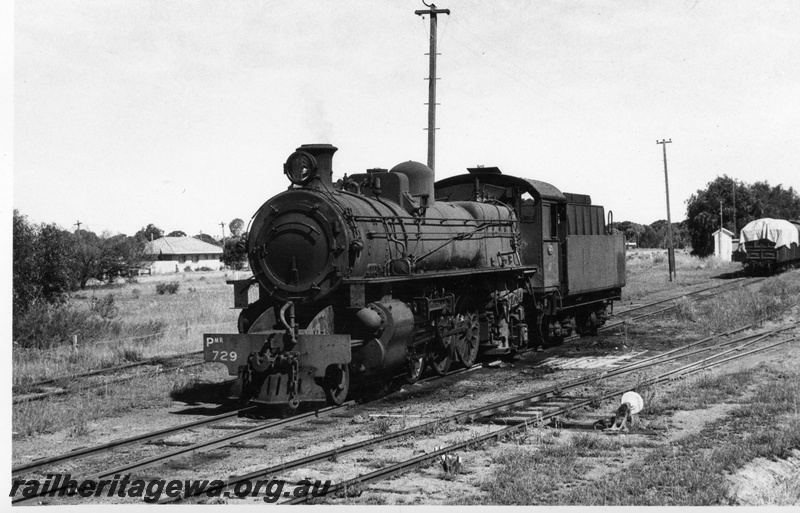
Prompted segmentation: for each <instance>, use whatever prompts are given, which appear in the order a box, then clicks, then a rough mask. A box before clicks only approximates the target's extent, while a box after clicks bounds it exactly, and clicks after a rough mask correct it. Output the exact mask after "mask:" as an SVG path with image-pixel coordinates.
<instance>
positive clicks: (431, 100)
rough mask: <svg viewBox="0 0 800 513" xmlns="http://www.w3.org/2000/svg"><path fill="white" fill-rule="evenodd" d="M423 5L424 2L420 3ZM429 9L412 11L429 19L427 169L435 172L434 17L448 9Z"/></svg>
mask: <svg viewBox="0 0 800 513" xmlns="http://www.w3.org/2000/svg"><path fill="white" fill-rule="evenodd" d="M422 3H423V4H425V2H424V1H423V2H422ZM425 6H426V7H429V9H426V10H420V11H414V14H416V15H418V16H424V15H426V14H428V15H430V17H431V34H430V39H431V46H430V53H428V55H429V56H430V57H429V61H430V70H429V73H428V128H427V130H428V167H429V168H431V169H432V170H434V171H435V166H436V80H438V79H437V78H436V56H437V55H438V54H437V53H436V24H437V20H436V15H437V14H447V15H448V16H449V15H450V9H437V8H436V5H435V4H430V5H428V4H425Z"/></svg>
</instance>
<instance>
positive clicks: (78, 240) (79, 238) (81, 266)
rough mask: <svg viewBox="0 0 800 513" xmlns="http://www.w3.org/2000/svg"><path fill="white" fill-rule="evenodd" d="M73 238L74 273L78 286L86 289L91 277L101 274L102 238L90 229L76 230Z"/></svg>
mask: <svg viewBox="0 0 800 513" xmlns="http://www.w3.org/2000/svg"><path fill="white" fill-rule="evenodd" d="M72 239H73V244H72V256H73V259H74V261H75V267H74V268H73V273H74V276H75V280H76V281H77V284H78V286H79V287H80V288H81V289H84V288H86V284H87V283H88V281H89V280H90V279H91V278H97V276H98V275H100V274H101V272H100V258H101V256H100V253H101V250H100V239H99V237H98V236H97V235H95V234H94V233H93V232H90V231H88V230H76V231H75V233H74V234H73V236H72Z"/></svg>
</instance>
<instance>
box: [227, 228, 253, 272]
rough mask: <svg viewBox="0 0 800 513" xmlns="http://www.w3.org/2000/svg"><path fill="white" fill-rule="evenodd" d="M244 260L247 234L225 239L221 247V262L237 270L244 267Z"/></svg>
mask: <svg viewBox="0 0 800 513" xmlns="http://www.w3.org/2000/svg"><path fill="white" fill-rule="evenodd" d="M246 262H247V234H246V233H245V234H242V235H241V236H239V237H229V238H227V239H225V247H224V248H223V249H222V263H223V264H225V265H226V266H227V267H229V268H231V269H235V270H237V271H239V270H242V269H244V266H245V263H246Z"/></svg>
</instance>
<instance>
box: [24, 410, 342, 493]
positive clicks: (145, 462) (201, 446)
mask: <svg viewBox="0 0 800 513" xmlns="http://www.w3.org/2000/svg"><path fill="white" fill-rule="evenodd" d="M353 404H354V403H353V401H348V402H345V403H343V404H342V405H340V406H328V407H325V408H321V409H319V410H315V411H312V412H307V413H303V414H300V415H295V416H294V417H289V418H286V419H278V420H275V421H272V422H269V423H267V424H264V425H261V426H256V427H253V428H249V429H245V430H243V431H239V432H237V433H233V434H230V435H227V436H223V437H219V438H216V439H213V440H209V441H206V442H200V443H196V444H192V445H190V446H187V447H181V448H180V449H177V450H174V451H171V452H168V453H165V454H160V455H158V456H153V457H150V458H145V459H142V460H138V461H135V462H132V463H127V464H125V465H120V466H118V467H116V468H113V469H110V470H103V471H101V472H98V473H95V474H92V475H90V476H88V477H86V478H84V479H83V480H84V481H86V480H90V481H97V480H99V479H102V478H106V477H112V476H113V475H114V474H122V473H123V472H130V471H132V470H138V469H142V468H147V467H150V466H152V465H154V464H156V463H165V462H167V461H171V460H173V459H175V458H179V457H182V456H188V455H190V454H195V453H198V452H206V451H211V450H214V449H218V448H220V447H225V446H228V445H231V444H232V443H234V442H239V441H241V440H246V439H248V438H252V437H254V436H257V435H259V434H261V433H264V432H266V431H270V430H273V429H279V428H284V427H288V426H293V425H295V424H300V423H303V422H306V421H307V420H311V419H314V418H322V417H327V416H329V415H331V414H332V413H334V412H337V411H339V410H342V409H345V408H350V407H352V406H353ZM66 488H67V486H61V487H60V488H56V489H54V490H45V491H42V492H39V493H37V494H36V495H33V496H30V497H18V498H16V499H14V500H12V501H11V502H12V504H17V503H20V502H25V501H28V500H31V499H33V498H36V497H41V496H42V495H45V494H51V493H55V492H60V491H61V490H64V489H66Z"/></svg>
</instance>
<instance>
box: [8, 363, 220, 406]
mask: <svg viewBox="0 0 800 513" xmlns="http://www.w3.org/2000/svg"><path fill="white" fill-rule="evenodd" d="M199 354H202V351H197V352H192V353H186V354H183V355H175V356H171V357H168V358H166V359H165V358H164V357H154V358H150V359H148V360H143V361H141V362H135V363H130V364H125V365H118V366H115V367H107V368H105V369H97V370H95V371H90V372H85V373H81V374H76V375H75V376H73V377H71V378H64V377H62V378H53V379H50V380H44V381H40V382H38V383H35V384H31V385H26V388H39V387H42V386H48V385H55V386H57V387H58V388H56V389H53V390H47V391H43V392H32V393H27V394H25V393H22V394H20V392H15V397H14V398H13V400H12V404H20V403H26V402H31V401H41V400H42V399H47V398H50V397H58V396H64V395H69V394H73V393H75V392H77V391H82V390H94V389H97V388H102V387H107V386H109V385H115V384H119V383H127V382H128V381H132V380H134V379H139V378H152V377H154V376H156V375H159V374H169V373H171V372H176V371H178V370H185V369H191V368H193V367H198V366H200V365H203V364H204V363H206V362H205V361H190V362H188V363H178V364H177V365H172V366H170V367H165V366H163V364H164V362H165V360H167V361H175V360H178V361H180V360H182V359H185V358H186V357H187V356H193V355H199ZM147 365H155V366H156V367H155V368H152V369H145V370H144V371H143V372H135V373H133V374H128V375H125V376H115V377H112V378H110V379H97V380H96V381H94V382H83V383H81V382H80V380H82V379H87V378H89V379H91V378H95V377H101V378H102V377H103V376H105V375H107V374H109V373H111V372H119V371H124V370H130V369H141V368H142V367H145V366H147ZM65 382H67V383H65ZM59 383H63V384H59ZM17 394H20V395H17Z"/></svg>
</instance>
